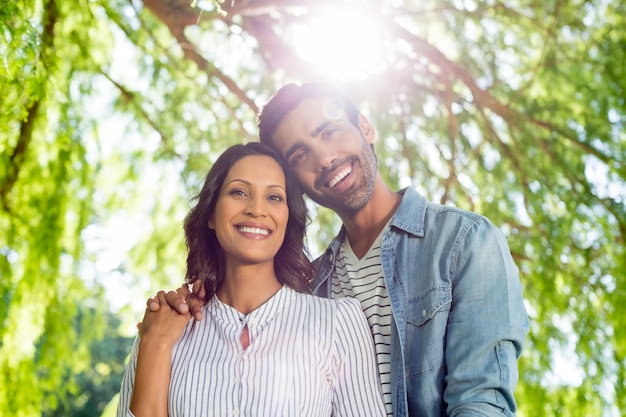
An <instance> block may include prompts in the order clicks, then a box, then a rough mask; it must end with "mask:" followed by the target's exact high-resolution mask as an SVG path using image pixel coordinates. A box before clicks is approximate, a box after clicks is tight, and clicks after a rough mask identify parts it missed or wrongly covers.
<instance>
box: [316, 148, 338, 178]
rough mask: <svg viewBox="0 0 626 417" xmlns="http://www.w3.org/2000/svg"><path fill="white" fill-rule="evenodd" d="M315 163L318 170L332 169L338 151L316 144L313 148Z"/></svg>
mask: <svg viewBox="0 0 626 417" xmlns="http://www.w3.org/2000/svg"><path fill="white" fill-rule="evenodd" d="M312 153H313V163H314V164H315V166H314V169H315V171H316V172H323V171H325V170H327V169H330V168H331V167H332V166H333V163H334V162H335V160H336V159H337V157H336V153H335V151H334V150H333V149H329V147H328V146H322V145H319V146H316V147H315V148H314V149H313V150H312Z"/></svg>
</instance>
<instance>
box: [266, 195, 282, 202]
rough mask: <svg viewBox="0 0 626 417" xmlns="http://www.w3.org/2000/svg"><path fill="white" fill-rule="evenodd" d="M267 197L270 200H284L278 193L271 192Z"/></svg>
mask: <svg viewBox="0 0 626 417" xmlns="http://www.w3.org/2000/svg"><path fill="white" fill-rule="evenodd" d="M268 199H270V200H272V201H278V202H280V201H283V200H284V198H283V196H282V195H280V194H272V195H270V196H268Z"/></svg>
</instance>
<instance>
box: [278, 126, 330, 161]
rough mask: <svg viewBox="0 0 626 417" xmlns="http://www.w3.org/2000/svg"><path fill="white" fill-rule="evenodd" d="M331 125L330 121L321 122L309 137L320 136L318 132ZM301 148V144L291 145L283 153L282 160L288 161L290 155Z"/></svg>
mask: <svg viewBox="0 0 626 417" xmlns="http://www.w3.org/2000/svg"><path fill="white" fill-rule="evenodd" d="M331 123H333V122H332V121H330V120H327V121H325V122H322V123H321V124H320V125H319V126H317V127H316V128H315V129H313V130H312V131H311V133H309V135H310V136H311V137H312V138H314V137H316V136H317V135H319V134H320V132H321V131H322V130H324V129H326V128H327V127H328V126H329V125H330V124H331ZM301 147H302V144H301V143H300V142H297V143H294V144H293V145H291V147H290V148H289V149H287V150H286V151H285V154H284V155H283V158H284V159H285V160H288V159H289V157H290V156H291V155H293V154H294V153H295V152H296V151H297V150H298V149H300V148H301Z"/></svg>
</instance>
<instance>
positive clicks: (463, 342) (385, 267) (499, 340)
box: [149, 83, 528, 416]
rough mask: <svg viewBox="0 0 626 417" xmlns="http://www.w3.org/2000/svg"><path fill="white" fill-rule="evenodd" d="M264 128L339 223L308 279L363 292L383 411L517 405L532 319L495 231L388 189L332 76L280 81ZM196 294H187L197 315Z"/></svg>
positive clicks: (346, 292) (479, 411)
mask: <svg viewBox="0 0 626 417" xmlns="http://www.w3.org/2000/svg"><path fill="white" fill-rule="evenodd" d="M259 131H260V139H261V142H265V143H268V144H270V145H271V146H273V147H274V148H275V149H277V150H278V151H279V153H280V154H281V156H282V157H283V158H284V159H285V160H286V161H287V162H288V164H289V166H290V167H291V168H292V170H293V172H294V174H295V175H296V177H297V179H298V183H299V185H300V187H301V189H302V190H303V191H304V192H305V193H306V194H307V195H308V196H309V197H310V198H311V199H312V200H314V201H315V202H317V203H318V204H321V205H323V206H325V207H329V208H331V209H332V210H334V211H335V212H336V213H337V214H338V215H339V217H340V218H341V220H342V222H343V227H342V229H341V231H340V232H339V234H338V235H337V237H336V238H335V239H334V240H333V241H332V242H331V243H330V245H329V247H328V249H327V250H326V252H325V253H324V254H323V255H322V256H320V258H319V259H317V260H316V267H317V278H316V280H315V281H314V282H313V283H312V290H313V291H314V293H316V294H318V295H321V296H324V297H344V296H350V297H355V298H357V299H358V300H359V301H360V302H361V306H362V308H363V310H364V312H365V315H366V316H367V318H368V322H369V325H370V329H371V330H372V335H373V338H374V342H375V345H376V350H377V360H378V367H379V373H380V377H381V383H382V386H383V393H384V395H385V401H386V405H387V412H388V414H389V415H394V416H446V415H455V416H459V415H468V416H469V415H472V416H473V415H476V416H491V415H493V416H496V415H497V416H501V415H506V416H513V415H515V411H516V403H515V399H514V396H513V392H514V389H515V386H516V384H517V380H518V371H517V359H518V358H519V356H520V354H521V349H522V344H523V341H524V338H525V336H526V333H527V332H528V318H527V314H526V311H525V308H524V301H523V297H522V288H521V284H520V280H519V276H518V272H517V268H516V266H515V264H514V262H513V259H512V257H511V254H510V251H509V248H508V245H507V243H506V241H505V238H504V236H503V234H502V233H501V231H500V230H499V229H498V228H496V227H495V226H494V225H493V224H492V223H491V222H490V221H489V220H488V219H486V218H485V217H482V216H480V215H477V214H474V213H470V212H467V211H463V210H460V209H457V208H453V207H448V206H441V205H437V204H433V203H430V202H428V201H426V200H425V199H424V198H423V197H422V196H420V195H419V194H418V193H417V192H416V191H415V190H413V189H411V188H407V189H404V190H401V191H399V192H397V193H396V192H394V191H392V190H391V189H390V188H389V187H388V186H387V185H386V184H385V183H384V181H383V180H382V177H381V175H380V173H379V172H378V169H377V166H376V157H375V155H374V151H373V143H374V139H375V131H374V129H373V127H372V126H371V125H370V123H369V122H368V121H367V119H366V118H365V117H364V116H363V115H362V114H361V113H360V112H359V111H358V109H357V108H356V106H355V105H354V103H353V102H352V101H351V100H350V99H349V98H348V97H347V96H346V95H345V94H343V92H341V91H340V90H338V89H336V88H334V87H333V86H331V85H328V84H325V83H308V84H303V85H300V86H298V85H295V84H289V85H286V86H284V87H283V88H281V89H280V90H279V91H278V92H277V93H276V94H275V95H274V97H272V99H271V100H270V101H269V102H268V103H267V105H266V106H265V107H264V108H263V110H262V111H261V114H260V116H259ZM178 291H179V293H180V294H179V293H176V292H169V293H168V294H167V299H168V303H169V304H171V305H172V306H174V307H175V308H178V309H179V310H181V311H186V309H187V308H188V307H187V305H186V304H184V302H183V298H182V297H184V296H185V295H186V294H187V289H186V287H182V288H180V289H179V290H178ZM181 294H182V295H181ZM155 304H156V303H154V299H151V300H149V305H150V306H151V308H158V305H155ZM199 305H200V304H199V303H197V302H195V303H190V304H189V307H190V308H191V310H192V312H193V313H195V315H196V317H197V318H200V317H201V316H200V314H199Z"/></svg>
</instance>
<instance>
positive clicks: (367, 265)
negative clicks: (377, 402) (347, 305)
mask: <svg viewBox="0 0 626 417" xmlns="http://www.w3.org/2000/svg"><path fill="white" fill-rule="evenodd" d="M381 236H382V232H381V235H379V236H378V238H377V239H376V241H375V242H374V243H373V244H372V246H371V247H370V249H369V250H368V251H367V253H366V254H365V256H363V258H361V259H359V258H357V256H356V255H355V254H354V252H353V251H352V248H351V247H350V242H349V241H348V238H347V237H346V238H345V239H344V241H343V242H342V244H341V247H340V249H339V255H338V257H337V262H336V263H335V269H334V272H333V278H332V296H333V298H337V299H341V297H353V298H356V299H357V300H359V302H360V303H361V308H362V309H363V311H364V312H365V317H366V318H367V322H368V324H369V326H370V330H371V333H372V335H373V336H374V345H375V348H376V362H377V364H378V372H379V374H380V382H381V384H382V389H383V396H384V400H385V408H386V410H387V415H388V416H391V415H393V407H392V404H391V382H390V379H391V353H390V349H391V304H390V301H389V295H388V293H387V288H386V287H385V281H384V279H383V270H382V263H381V257H380V241H381Z"/></svg>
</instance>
